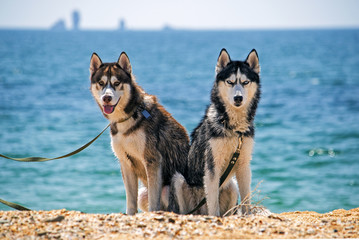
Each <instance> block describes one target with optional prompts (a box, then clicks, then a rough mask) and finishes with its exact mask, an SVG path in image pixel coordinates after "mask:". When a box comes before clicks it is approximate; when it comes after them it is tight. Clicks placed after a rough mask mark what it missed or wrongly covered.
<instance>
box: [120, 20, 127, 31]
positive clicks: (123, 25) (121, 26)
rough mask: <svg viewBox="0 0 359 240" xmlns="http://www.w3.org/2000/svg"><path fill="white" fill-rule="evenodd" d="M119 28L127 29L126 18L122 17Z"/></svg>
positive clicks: (121, 29)
mask: <svg viewBox="0 0 359 240" xmlns="http://www.w3.org/2000/svg"><path fill="white" fill-rule="evenodd" d="M118 30H120V31H125V30H126V21H125V19H121V20H120V22H119V25H118Z"/></svg>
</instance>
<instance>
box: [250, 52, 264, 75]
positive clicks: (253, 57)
mask: <svg viewBox="0 0 359 240" xmlns="http://www.w3.org/2000/svg"><path fill="white" fill-rule="evenodd" d="M246 62H247V63H248V65H249V67H251V68H252V69H253V71H254V72H256V73H258V74H259V72H260V71H261V67H260V66H259V59H258V54H257V51H256V50H255V49H252V51H251V52H250V53H249V54H248V57H247V59H246Z"/></svg>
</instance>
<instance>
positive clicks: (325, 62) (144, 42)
mask: <svg viewBox="0 0 359 240" xmlns="http://www.w3.org/2000/svg"><path fill="white" fill-rule="evenodd" d="M223 47H225V48H227V50H228V52H229V53H230V55H231V57H232V59H236V60H237V59H240V60H244V59H245V58H246V56H247V54H248V53H249V52H250V50H251V49H252V48H255V49H256V50H257V51H258V54H259V59H260V64H261V69H262V72H261V81H262V98H261V101H260V103H259V108H258V111H257V115H256V121H255V122H256V136H255V141H256V145H255V149H254V153H253V160H252V176H253V178H252V189H254V188H255V187H256V185H257V184H258V183H259V182H261V181H263V182H262V183H261V184H260V185H259V186H258V189H259V190H260V194H259V195H258V194H257V195H256V196H255V198H254V201H260V200H261V199H264V198H266V199H264V200H263V201H262V202H261V204H262V205H264V206H265V207H267V208H269V209H270V210H271V211H273V212H284V211H294V210H314V211H318V212H327V211H331V210H333V209H336V208H344V209H350V208H354V207H359V154H358V152H359V30H306V31H304V30H303V31H299V30H296V31H163V32H161V31H158V32H150V31H148V32H146V31H138V32H136V31H134V32H131V31H128V32H107V31H93V32H92V31H87V32H50V31H12V30H1V31H0V153H2V154H5V155H10V156H14V157H26V156H42V157H56V156H59V155H62V154H65V153H68V152H70V151H72V150H74V149H75V148H77V147H79V146H81V145H82V144H84V143H86V142H87V141H88V140H90V139H91V138H92V137H94V136H96V135H97V134H98V133H99V132H100V131H101V130H102V129H103V128H104V127H105V126H106V125H107V120H106V119H105V118H104V117H103V116H102V114H101V113H100V110H99V109H98V106H97V105H96V103H95V101H94V100H93V98H92V96H91V94H90V91H89V71H88V68H89V61H90V57H91V54H92V52H97V53H98V54H99V56H100V57H101V58H102V60H103V61H105V62H109V61H110V62H113V61H116V60H117V58H118V56H119V55H120V53H121V52H122V51H126V52H127V54H128V56H129V58H130V60H131V63H132V67H133V71H134V74H135V75H136V77H137V82H138V83H139V84H140V85H141V86H142V87H143V88H144V89H145V90H146V92H148V93H150V94H154V95H157V96H158V98H159V100H160V102H161V103H162V104H163V105H164V106H165V107H166V109H167V110H168V111H169V112H170V113H171V114H172V115H173V116H174V117H175V118H176V119H177V120H178V121H179V122H180V123H181V124H183V125H184V126H185V127H186V129H187V130H188V132H191V131H192V130H193V128H194V127H195V126H196V125H197V124H198V122H199V121H200V119H201V117H202V115H203V114H204V110H205V108H206V105H207V104H208V103H209V93H210V89H211V87H212V83H213V80H214V68H215V64H216V60H217V57H218V54H219V52H220V50H221V48H223ZM0 198H3V199H5V200H9V201H14V202H17V203H21V204H23V205H25V206H27V207H29V208H31V209H35V210H41V209H43V210H51V209H60V208H66V209H69V210H79V211H84V212H91V213H111V212H125V189H124V186H123V183H122V178H121V174H120V166H119V164H118V163H117V161H116V159H115V157H114V155H113V154H112V151H111V147H110V137H109V133H108V132H106V134H104V135H103V136H102V137H101V138H100V139H99V140H98V141H97V142H95V143H94V145H92V146H91V147H90V148H88V149H86V150H85V151H84V152H82V153H80V154H78V155H76V156H74V157H70V158H67V159H63V160H56V161H51V162H43V163H20V162H15V161H10V160H6V159H0ZM0 210H10V208H8V207H6V206H3V205H0Z"/></svg>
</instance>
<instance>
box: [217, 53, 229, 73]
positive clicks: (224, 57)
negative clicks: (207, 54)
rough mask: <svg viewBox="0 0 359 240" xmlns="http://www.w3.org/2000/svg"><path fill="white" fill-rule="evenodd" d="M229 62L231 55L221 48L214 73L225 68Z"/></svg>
mask: <svg viewBox="0 0 359 240" xmlns="http://www.w3.org/2000/svg"><path fill="white" fill-rule="evenodd" d="M230 62H231V57H230V56H229V54H228V52H227V50H226V49H225V48H222V50H221V53H220V54H219V57H218V60H217V66H216V73H217V74H218V73H219V72H220V71H222V69H223V68H225V67H226V66H227V65H228V63H230Z"/></svg>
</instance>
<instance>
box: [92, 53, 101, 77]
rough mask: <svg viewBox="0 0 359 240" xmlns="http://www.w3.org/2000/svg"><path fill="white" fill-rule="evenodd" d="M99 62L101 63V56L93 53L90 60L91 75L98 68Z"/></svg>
mask: <svg viewBox="0 0 359 240" xmlns="http://www.w3.org/2000/svg"><path fill="white" fill-rule="evenodd" d="M101 64H102V61H101V58H100V57H99V56H98V55H97V54H96V53H93V54H92V57H91V61H90V73H91V75H92V74H94V73H95V72H96V71H97V70H98V69H99V68H100V66H101Z"/></svg>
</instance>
